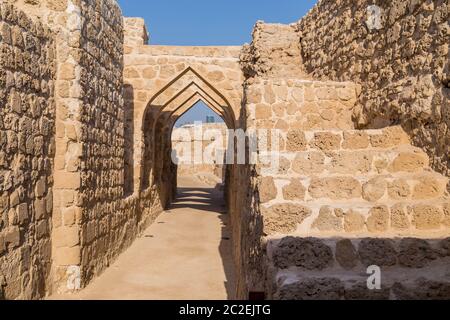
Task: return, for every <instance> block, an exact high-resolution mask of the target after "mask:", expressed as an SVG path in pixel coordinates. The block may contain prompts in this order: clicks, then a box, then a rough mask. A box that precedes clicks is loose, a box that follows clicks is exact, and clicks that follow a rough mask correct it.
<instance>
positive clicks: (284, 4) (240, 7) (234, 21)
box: [119, 0, 317, 122]
mask: <svg viewBox="0 0 450 320" xmlns="http://www.w3.org/2000/svg"><path fill="white" fill-rule="evenodd" d="M316 2H317V0H119V4H120V6H121V8H122V12H123V15H124V16H126V17H142V18H144V19H145V21H146V24H147V29H148V31H149V33H150V44H155V45H180V46H183V45H191V46H193V45H195V46H204V45H211V46H218V45H242V44H244V43H249V42H251V39H252V38H251V35H252V30H253V26H254V24H255V22H256V21H258V20H263V21H265V22H274V23H292V22H296V21H298V20H299V19H300V18H301V17H303V16H304V15H305V14H306V13H307V12H308V11H309V9H311V8H312V7H313V6H314V4H315V3H316ZM208 110H209V109H207V107H206V106H204V105H203V104H202V103H200V104H198V105H196V107H194V108H193V109H191V111H190V112H188V113H187V114H186V115H185V116H183V119H181V120H180V122H193V121H205V119H206V111H208ZM208 115H215V114H214V113H213V112H212V111H209V112H208Z"/></svg>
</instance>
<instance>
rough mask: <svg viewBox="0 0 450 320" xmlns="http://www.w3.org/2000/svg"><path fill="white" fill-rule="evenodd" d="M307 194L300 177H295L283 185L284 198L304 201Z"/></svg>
mask: <svg viewBox="0 0 450 320" xmlns="http://www.w3.org/2000/svg"><path fill="white" fill-rule="evenodd" d="M305 194H306V189H305V187H304V186H303V184H302V182H301V180H300V179H293V180H291V183H290V184H288V185H286V186H285V187H283V198H284V200H292V201H303V200H305Z"/></svg>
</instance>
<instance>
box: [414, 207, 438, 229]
mask: <svg viewBox="0 0 450 320" xmlns="http://www.w3.org/2000/svg"><path fill="white" fill-rule="evenodd" d="M412 210H413V224H414V226H415V227H416V228H417V229H419V230H432V229H438V228H439V227H440V226H441V222H442V219H443V212H442V210H441V209H440V208H439V207H435V206H431V205H417V206H414V207H413V209H412Z"/></svg>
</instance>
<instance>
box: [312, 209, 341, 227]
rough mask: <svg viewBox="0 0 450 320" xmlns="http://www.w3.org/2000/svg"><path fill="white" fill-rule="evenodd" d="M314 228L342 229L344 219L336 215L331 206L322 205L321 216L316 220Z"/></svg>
mask: <svg viewBox="0 0 450 320" xmlns="http://www.w3.org/2000/svg"><path fill="white" fill-rule="evenodd" d="M312 227H313V228H315V229H318V230H319V231H325V232H327V231H342V230H343V229H344V225H343V219H341V218H338V217H336V216H335V215H334V214H333V211H332V210H331V208H330V207H322V208H321V209H320V212H319V217H318V218H317V219H316V220H315V221H314V223H313V225H312Z"/></svg>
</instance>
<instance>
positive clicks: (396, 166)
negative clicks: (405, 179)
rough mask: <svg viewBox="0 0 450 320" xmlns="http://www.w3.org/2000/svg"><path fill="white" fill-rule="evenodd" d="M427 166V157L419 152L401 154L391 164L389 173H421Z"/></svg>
mask: <svg viewBox="0 0 450 320" xmlns="http://www.w3.org/2000/svg"><path fill="white" fill-rule="evenodd" d="M428 164H429V163H428V158H427V156H426V155H424V154H423V153H421V152H403V153H401V154H399V156H398V157H397V158H395V160H394V161H393V163H392V164H391V171H392V172H421V171H423V169H424V168H426V167H428Z"/></svg>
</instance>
